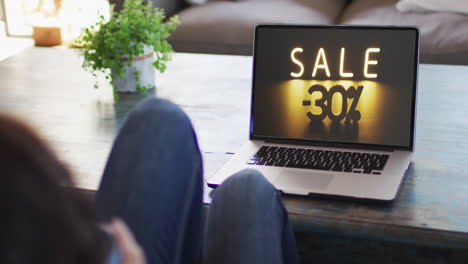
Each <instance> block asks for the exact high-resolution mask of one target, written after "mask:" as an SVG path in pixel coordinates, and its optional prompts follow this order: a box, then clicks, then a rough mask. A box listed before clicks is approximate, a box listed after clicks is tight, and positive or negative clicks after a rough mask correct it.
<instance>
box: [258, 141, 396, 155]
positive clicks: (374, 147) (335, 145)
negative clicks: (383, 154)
mask: <svg viewBox="0 0 468 264" xmlns="http://www.w3.org/2000/svg"><path fill="white" fill-rule="evenodd" d="M265 143H272V144H288V145H298V146H314V147H327V148H344V149H363V150H378V151H389V152H392V151H394V150H395V148H394V147H388V146H378V145H362V144H346V143H336V142H314V141H303V140H293V139H287V140H284V139H268V140H265Z"/></svg>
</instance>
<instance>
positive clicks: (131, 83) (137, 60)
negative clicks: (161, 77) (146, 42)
mask: <svg viewBox="0 0 468 264" xmlns="http://www.w3.org/2000/svg"><path fill="white" fill-rule="evenodd" d="M122 60H123V61H124V62H125V63H127V61H126V60H128V57H122ZM153 62H154V52H153V49H152V48H151V47H147V46H145V48H144V52H143V54H142V55H139V56H136V57H134V58H133V61H132V62H131V66H130V67H129V66H128V65H125V75H124V77H123V78H120V77H119V76H117V75H114V74H113V75H112V80H113V81H114V85H115V86H116V88H117V91H118V92H136V91H137V90H136V84H137V81H136V79H135V74H134V73H133V67H135V68H136V69H137V70H138V71H139V72H140V84H141V85H142V86H146V87H148V86H149V87H150V88H149V89H151V88H154V87H155V77H156V69H155V68H154V66H153Z"/></svg>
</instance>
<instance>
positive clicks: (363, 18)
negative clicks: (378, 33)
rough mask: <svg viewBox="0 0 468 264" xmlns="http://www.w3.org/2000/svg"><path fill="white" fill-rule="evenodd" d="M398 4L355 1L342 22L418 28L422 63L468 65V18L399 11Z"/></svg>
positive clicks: (386, 0) (393, 0)
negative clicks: (413, 26)
mask: <svg viewBox="0 0 468 264" xmlns="http://www.w3.org/2000/svg"><path fill="white" fill-rule="evenodd" d="M396 3H397V0H355V1H353V2H352V3H351V4H350V5H349V6H348V7H347V8H346V9H345V10H344V12H343V15H342V17H341V19H340V23H343V24H355V25H361V24H362V25H416V26H418V27H419V29H420V30H421V52H420V58H421V59H420V61H421V62H423V63H435V64H465V65H466V64H468V16H466V15H461V14H454V13H443V12H428V13H408V12H400V11H398V9H397V8H396Z"/></svg>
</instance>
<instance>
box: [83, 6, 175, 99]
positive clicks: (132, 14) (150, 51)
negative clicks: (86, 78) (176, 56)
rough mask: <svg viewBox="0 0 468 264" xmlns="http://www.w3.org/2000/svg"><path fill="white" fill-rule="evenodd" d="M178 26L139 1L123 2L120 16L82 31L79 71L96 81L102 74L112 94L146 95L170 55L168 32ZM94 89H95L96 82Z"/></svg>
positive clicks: (160, 12)
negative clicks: (156, 71)
mask: <svg viewBox="0 0 468 264" xmlns="http://www.w3.org/2000/svg"><path fill="white" fill-rule="evenodd" d="M179 23H180V21H179V20H178V18H177V17H171V18H170V19H168V20H167V21H166V20H165V15H164V11H163V10H162V9H158V8H153V7H152V5H151V3H146V4H145V3H144V2H143V0H126V1H125V2H124V5H123V9H122V10H121V11H120V12H118V13H117V12H112V15H111V17H110V19H109V21H106V20H105V18H104V17H103V16H101V17H100V20H99V21H98V22H97V23H96V24H95V25H93V26H91V27H89V28H87V29H85V30H84V31H83V32H82V34H81V36H80V38H79V41H78V43H79V44H80V46H82V49H81V55H82V56H83V59H84V60H83V65H82V66H83V68H84V69H86V70H87V71H89V72H91V73H92V74H93V76H94V77H96V78H97V75H98V73H103V74H104V76H105V78H106V80H108V81H109V82H110V83H111V85H112V87H113V91H114V96H116V97H118V94H117V92H135V91H138V92H141V93H146V92H147V90H148V89H150V88H152V87H154V82H155V76H154V74H155V70H154V69H155V68H156V69H157V70H158V71H160V72H164V70H165V69H166V62H168V61H169V60H170V59H171V57H170V54H171V53H172V52H173V50H172V47H171V45H170V44H169V43H168V42H167V38H168V37H169V35H170V34H169V32H170V31H173V30H175V28H176V27H177V25H178V24H179ZM95 87H96V88H98V87H99V83H98V81H97V80H96V83H95Z"/></svg>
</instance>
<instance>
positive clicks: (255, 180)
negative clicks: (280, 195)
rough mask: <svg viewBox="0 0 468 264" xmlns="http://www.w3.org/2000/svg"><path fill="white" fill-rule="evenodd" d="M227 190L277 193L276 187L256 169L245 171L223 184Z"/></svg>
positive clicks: (259, 193)
mask: <svg viewBox="0 0 468 264" xmlns="http://www.w3.org/2000/svg"><path fill="white" fill-rule="evenodd" d="M222 186H223V187H224V188H225V189H232V190H236V192H237V193H238V195H242V194H241V193H239V192H247V193H256V194H258V195H262V194H264V195H271V194H273V193H275V192H276V189H275V187H273V185H272V184H271V183H270V182H268V181H267V179H266V178H265V177H264V176H263V174H262V173H261V172H260V171H258V170H255V169H244V170H242V171H239V172H237V173H236V174H234V175H232V176H231V177H229V178H228V179H226V181H225V182H224V183H223V184H222Z"/></svg>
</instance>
